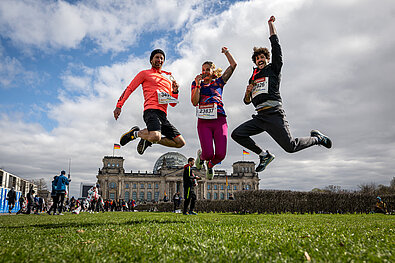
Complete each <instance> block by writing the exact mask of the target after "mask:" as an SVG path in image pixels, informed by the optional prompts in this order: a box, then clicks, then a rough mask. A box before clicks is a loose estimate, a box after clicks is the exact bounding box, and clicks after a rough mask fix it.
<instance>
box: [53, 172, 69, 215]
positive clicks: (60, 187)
mask: <svg viewBox="0 0 395 263" xmlns="http://www.w3.org/2000/svg"><path fill="white" fill-rule="evenodd" d="M65 174H66V172H65V171H61V172H60V175H59V177H58V180H57V184H56V196H57V198H58V203H59V207H58V204H57V203H54V213H55V212H56V208H58V214H59V215H63V213H62V212H63V203H64V198H65V195H66V185H68V184H69V182H70V181H71V180H70V179H67V177H66V176H65Z"/></svg>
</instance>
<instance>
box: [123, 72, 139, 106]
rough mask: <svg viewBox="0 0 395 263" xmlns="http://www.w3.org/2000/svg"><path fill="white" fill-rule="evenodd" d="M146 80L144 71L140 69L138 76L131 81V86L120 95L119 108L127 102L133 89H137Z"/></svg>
mask: <svg viewBox="0 0 395 263" xmlns="http://www.w3.org/2000/svg"><path fill="white" fill-rule="evenodd" d="M143 81H144V73H143V71H140V72H139V73H138V74H137V75H136V77H134V79H133V80H132V81H131V82H130V84H129V86H127V88H126V89H125V90H124V91H123V93H122V95H121V97H119V99H118V102H117V106H116V107H117V108H122V106H123V104H124V103H125V102H126V100H127V99H128V98H129V96H130V94H132V92H133V91H135V90H136V89H137V87H138V86H139V85H140V84H141V83H143Z"/></svg>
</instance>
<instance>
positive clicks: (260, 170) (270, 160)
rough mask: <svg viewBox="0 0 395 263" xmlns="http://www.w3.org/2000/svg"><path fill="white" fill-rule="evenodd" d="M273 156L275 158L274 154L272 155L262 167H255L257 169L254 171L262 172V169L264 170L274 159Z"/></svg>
mask: <svg viewBox="0 0 395 263" xmlns="http://www.w3.org/2000/svg"><path fill="white" fill-rule="evenodd" d="M274 158H275V156H272V157H271V158H270V159H269V161H268V162H267V163H266V165H265V166H263V168H261V169H259V170H258V168H257V169H255V172H257V173H259V172H262V171H263V170H265V169H266V167H267V166H268V165H269V164H270V163H271V162H272V161H273V160H274Z"/></svg>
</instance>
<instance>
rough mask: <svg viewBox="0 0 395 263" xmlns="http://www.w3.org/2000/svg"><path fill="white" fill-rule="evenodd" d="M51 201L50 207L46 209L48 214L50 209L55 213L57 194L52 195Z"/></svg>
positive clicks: (57, 200)
mask: <svg viewBox="0 0 395 263" xmlns="http://www.w3.org/2000/svg"><path fill="white" fill-rule="evenodd" d="M52 201H53V203H52V206H51V208H50V209H49V210H48V214H50V213H51V211H53V213H54V214H55V213H56V206H57V204H58V202H59V198H58V196H57V195H54V196H52Z"/></svg>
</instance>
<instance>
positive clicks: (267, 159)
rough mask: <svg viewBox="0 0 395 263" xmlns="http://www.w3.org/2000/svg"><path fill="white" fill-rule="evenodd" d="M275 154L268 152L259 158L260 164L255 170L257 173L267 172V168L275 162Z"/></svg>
mask: <svg viewBox="0 0 395 263" xmlns="http://www.w3.org/2000/svg"><path fill="white" fill-rule="evenodd" d="M274 157H275V156H274V154H271V153H269V151H266V155H265V156H259V164H258V166H257V167H256V169H255V172H257V173H259V172H262V171H263V170H265V168H266V166H267V165H268V164H269V163H270V162H271V161H273V160H274Z"/></svg>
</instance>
